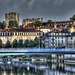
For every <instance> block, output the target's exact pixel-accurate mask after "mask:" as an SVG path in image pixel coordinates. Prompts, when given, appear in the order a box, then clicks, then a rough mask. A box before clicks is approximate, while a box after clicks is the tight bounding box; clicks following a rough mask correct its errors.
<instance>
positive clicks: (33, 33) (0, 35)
mask: <svg viewBox="0 0 75 75" xmlns="http://www.w3.org/2000/svg"><path fill="white" fill-rule="evenodd" d="M42 35H43V32H41V31H39V30H35V29H26V28H8V29H3V30H0V39H1V40H2V42H3V44H5V43H6V42H7V40H9V41H10V42H11V43H12V42H13V40H14V39H17V40H18V41H19V40H20V39H23V41H25V40H26V39H29V40H34V39H35V37H40V36H42Z"/></svg>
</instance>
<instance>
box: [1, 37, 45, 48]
mask: <svg viewBox="0 0 75 75" xmlns="http://www.w3.org/2000/svg"><path fill="white" fill-rule="evenodd" d="M23 47H24V48H39V47H44V45H43V44H42V41H41V40H39V38H37V37H36V38H35V39H34V40H28V39H27V40H25V41H23V40H22V39H20V40H19V41H17V40H16V39H14V40H13V42H12V43H10V41H9V40H7V42H6V44H2V40H1V39H0V48H23Z"/></svg>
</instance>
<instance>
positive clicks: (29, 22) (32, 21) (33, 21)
mask: <svg viewBox="0 0 75 75" xmlns="http://www.w3.org/2000/svg"><path fill="white" fill-rule="evenodd" d="M37 21H40V22H42V23H43V18H37V19H35V18H32V19H23V22H22V24H23V26H27V25H28V24H31V23H35V22H37Z"/></svg>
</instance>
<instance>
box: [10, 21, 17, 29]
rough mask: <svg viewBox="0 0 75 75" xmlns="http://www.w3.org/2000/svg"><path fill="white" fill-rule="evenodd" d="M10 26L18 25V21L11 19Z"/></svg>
mask: <svg viewBox="0 0 75 75" xmlns="http://www.w3.org/2000/svg"><path fill="white" fill-rule="evenodd" d="M9 27H11V28H13V27H18V23H17V21H9Z"/></svg>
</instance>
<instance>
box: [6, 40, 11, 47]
mask: <svg viewBox="0 0 75 75" xmlns="http://www.w3.org/2000/svg"><path fill="white" fill-rule="evenodd" d="M10 47H11V44H10V41H9V40H7V42H6V44H5V48H10Z"/></svg>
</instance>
